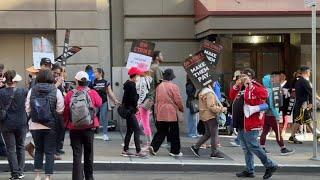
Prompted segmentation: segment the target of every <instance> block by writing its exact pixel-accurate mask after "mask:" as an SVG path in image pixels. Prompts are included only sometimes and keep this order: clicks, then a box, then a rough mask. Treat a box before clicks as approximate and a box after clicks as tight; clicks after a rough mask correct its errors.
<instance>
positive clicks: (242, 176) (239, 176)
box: [236, 171, 255, 178]
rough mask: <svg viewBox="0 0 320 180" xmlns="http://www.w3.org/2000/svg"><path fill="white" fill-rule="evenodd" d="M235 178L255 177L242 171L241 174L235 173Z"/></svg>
mask: <svg viewBox="0 0 320 180" xmlns="http://www.w3.org/2000/svg"><path fill="white" fill-rule="evenodd" d="M236 176H237V177H238V178H254V177H255V175H254V173H249V172H247V171H243V172H241V173H237V174H236Z"/></svg>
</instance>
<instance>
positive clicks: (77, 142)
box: [70, 129, 94, 180]
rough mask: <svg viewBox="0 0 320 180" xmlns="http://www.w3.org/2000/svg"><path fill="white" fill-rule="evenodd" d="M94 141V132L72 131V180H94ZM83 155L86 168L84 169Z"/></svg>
mask: <svg viewBox="0 0 320 180" xmlns="http://www.w3.org/2000/svg"><path fill="white" fill-rule="evenodd" d="M93 139H94V130H92V129H86V130H71V131H70V141H71V147H72V150H73V169H72V180H83V174H84V177H85V179H86V180H93V179H94V178H93ZM82 154H84V167H83V168H82V162H81V160H82Z"/></svg>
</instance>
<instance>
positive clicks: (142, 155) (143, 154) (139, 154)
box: [135, 151, 148, 158]
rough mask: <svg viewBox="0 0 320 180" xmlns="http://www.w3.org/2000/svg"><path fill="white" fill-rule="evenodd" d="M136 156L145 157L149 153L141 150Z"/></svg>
mask: <svg viewBox="0 0 320 180" xmlns="http://www.w3.org/2000/svg"><path fill="white" fill-rule="evenodd" d="M135 156H136V157H139V158H145V157H147V156H148V155H147V154H146V153H144V152H142V151H140V152H139V153H136V154H135Z"/></svg>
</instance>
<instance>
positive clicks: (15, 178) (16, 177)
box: [9, 176, 22, 180]
mask: <svg viewBox="0 0 320 180" xmlns="http://www.w3.org/2000/svg"><path fill="white" fill-rule="evenodd" d="M18 179H22V178H20V177H19V176H12V177H10V178H9V180H18Z"/></svg>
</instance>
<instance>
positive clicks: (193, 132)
mask: <svg viewBox="0 0 320 180" xmlns="http://www.w3.org/2000/svg"><path fill="white" fill-rule="evenodd" d="M198 121H199V113H195V114H193V113H191V112H190V109H188V136H189V137H191V136H197V135H198V131H197V125H198Z"/></svg>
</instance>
